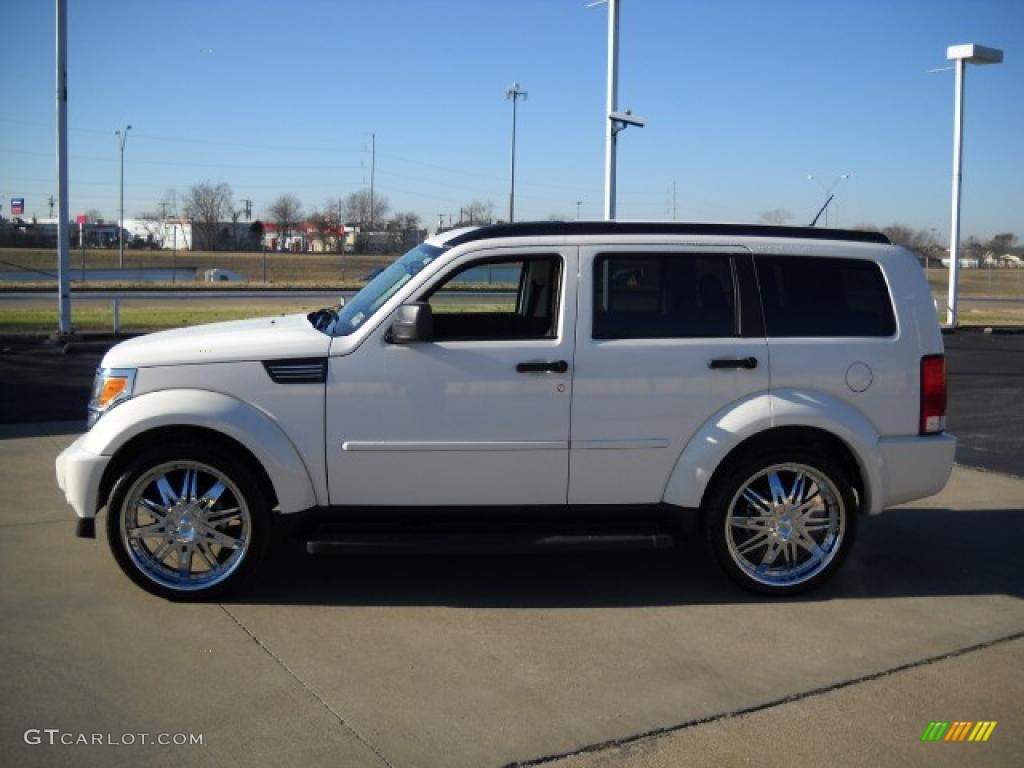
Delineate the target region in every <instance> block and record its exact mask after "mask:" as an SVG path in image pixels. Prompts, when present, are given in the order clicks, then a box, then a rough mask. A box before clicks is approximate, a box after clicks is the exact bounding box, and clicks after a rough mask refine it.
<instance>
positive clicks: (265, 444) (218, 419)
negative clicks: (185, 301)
mask: <svg viewBox="0 0 1024 768" xmlns="http://www.w3.org/2000/svg"><path fill="white" fill-rule="evenodd" d="M161 427H200V428H203V429H209V430H213V431H214V432H220V433H222V434H224V435H227V436H228V437H230V438H232V439H233V440H235V441H237V442H238V443H240V444H241V445H243V446H245V448H247V449H248V450H249V451H250V452H251V453H252V454H253V456H255V457H256V460H257V461H259V463H260V464H261V465H262V466H263V469H264V471H265V472H266V473H267V476H268V477H269V478H270V482H271V485H273V487H274V493H275V495H276V496H277V501H278V506H279V508H280V510H281V512H286V513H287V512H299V511H302V510H304V509H309V508H310V507H313V506H316V504H317V499H316V493H315V491H314V486H313V481H312V478H311V476H310V474H309V469H308V468H307V467H306V465H305V463H304V462H303V460H302V457H301V456H300V455H299V452H298V450H296V448H295V446H294V444H293V443H292V441H291V440H290V439H289V438H288V436H287V435H286V434H285V433H284V431H283V430H282V429H281V427H280V426H278V424H277V423H276V422H274V421H273V420H272V419H271V418H270V417H269V416H268V415H267V414H266V413H264V412H263V411H261V410H259V409H257V408H255V407H253V406H252V405H249V404H248V403H245V402H243V401H242V400H239V399H238V398H235V397H231V396H230V395H225V394H223V393H221V392H211V391H208V390H202V389H163V390H158V391H156V392H147V393H145V394H141V395H139V396H137V397H133V398H132V399H130V400H126V401H125V402H124V403H122V404H120V405H118V406H116V407H115V408H114V409H113V410H111V411H110V412H109V413H106V414H104V415H103V417H102V418H101V419H100V420H99V421H97V422H96V424H95V426H93V428H92V429H91V430H90V431H89V432H87V433H86V435H85V437H84V442H83V446H82V447H83V448H85V449H86V450H88V451H90V452H92V453H94V454H97V455H102V456H113V455H114V454H116V453H117V451H118V450H120V449H121V448H122V447H123V446H124V445H125V444H126V443H127V442H128V441H129V440H131V439H132V438H134V437H137V436H138V435H141V434H143V433H145V432H149V431H150V430H153V429H159V428H161Z"/></svg>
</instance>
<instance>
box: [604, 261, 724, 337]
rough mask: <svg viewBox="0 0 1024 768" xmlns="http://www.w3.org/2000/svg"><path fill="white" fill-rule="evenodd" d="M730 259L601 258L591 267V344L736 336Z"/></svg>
mask: <svg viewBox="0 0 1024 768" xmlns="http://www.w3.org/2000/svg"><path fill="white" fill-rule="evenodd" d="M736 327H737V322H736V287H735V281H734V279H733V266H732V258H731V257H730V256H719V255H695V254H689V253H685V254H684V253H636V254H633V253H623V254H619V253H616V254H603V255H600V256H598V257H597V259H596V260H595V261H594V331H593V335H594V338H595V339H665V338H708V337H722V336H736V335H737V333H736Z"/></svg>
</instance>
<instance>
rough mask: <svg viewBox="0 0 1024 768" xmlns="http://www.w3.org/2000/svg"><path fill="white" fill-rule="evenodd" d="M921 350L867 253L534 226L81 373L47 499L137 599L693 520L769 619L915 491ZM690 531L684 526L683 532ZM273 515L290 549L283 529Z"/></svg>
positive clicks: (826, 243)
mask: <svg viewBox="0 0 1024 768" xmlns="http://www.w3.org/2000/svg"><path fill="white" fill-rule="evenodd" d="M945 400H946V391H945V364H944V358H943V346H942V336H941V333H940V330H939V327H938V323H937V320H936V315H935V310H934V306H933V303H932V298H931V295H930V292H929V290H928V285H927V283H926V281H925V278H924V275H923V273H922V271H921V268H920V266H919V265H918V263H917V261H916V260H915V259H914V257H913V256H912V255H911V254H910V253H908V252H907V251H906V250H904V249H902V248H897V247H893V246H891V245H890V244H889V243H888V241H887V240H886V239H885V237H883V236H882V235H878V234H875V233H867V232H847V231H838V230H819V229H803V228H785V227H763V226H743V225H709V224H675V223H671V224H669V223H619V222H571V223H563V222H545V223H536V224H514V225H497V226H492V227H484V228H476V229H462V230H455V231H452V232H447V233H445V234H443V235H440V236H438V237H435V238H432V239H431V240H428V241H427V242H425V243H424V244H422V245H420V246H418V247H417V248H414V249H413V250H411V251H410V252H409V253H407V254H405V255H404V256H402V257H401V258H400V259H398V260H397V261H396V262H394V263H393V264H392V265H391V266H390V267H388V268H387V269H385V270H384V271H383V272H381V273H380V274H379V275H377V276H376V277H375V278H374V279H373V280H372V281H371V282H370V283H369V284H368V285H367V286H366V287H365V288H364V289H363V290H362V291H360V292H359V293H358V294H357V295H356V296H355V297H353V298H352V299H351V300H350V301H349V302H348V303H346V304H344V305H343V306H341V307H336V308H332V309H325V310H321V311H318V312H314V313H312V314H310V315H308V316H307V315H304V314H298V315H286V316H282V317H276V318H264V319H258V320H246V321H241V322H230V323H218V324H214V325H206V326H199V327H194V328H185V329H181V330H174V331H166V332H162V333H155V334H152V335H149V336H145V337H142V338H137V339H133V340H130V341H126V342H124V343H122V344H119V345H117V346H116V347H114V348H113V349H111V350H110V352H108V353H107V355H106V357H105V358H104V360H103V364H102V368H100V370H99V371H98V372H97V375H96V384H95V389H94V392H93V398H92V403H91V405H90V418H89V422H90V430H89V431H88V432H87V433H86V434H85V435H83V436H82V437H80V438H79V439H78V440H77V441H76V442H75V443H74V444H73V445H71V446H70V447H69V448H68V449H67V450H65V451H64V452H63V453H62V454H61V455H60V457H59V458H58V459H57V479H58V482H59V484H60V487H61V488H62V489H63V490H64V492H65V494H66V496H67V499H68V501H69V502H70V503H71V505H72V506H73V507H74V509H75V511H76V512H77V514H78V517H79V521H78V533H79V535H82V536H93V535H95V533H94V521H95V516H96V514H97V512H98V510H99V509H101V508H103V507H105V508H106V509H107V535H108V538H109V541H110V544H111V547H112V548H113V552H114V555H115V557H116V558H117V561H118V563H119V564H120V565H121V567H122V568H123V569H124V571H125V572H126V573H127V574H128V575H129V576H130V577H131V578H132V579H133V580H134V581H135V582H136V583H138V584H139V585H141V586H142V587H144V588H146V589H148V590H150V591H151V592H154V593H156V594H159V595H164V596H167V597H174V598H181V599H190V598H191V599H197V598H205V597H209V596H212V595H215V594H219V593H221V592H223V591H224V590H225V589H227V588H229V587H231V586H234V585H236V584H237V583H239V582H241V581H243V580H244V579H245V578H246V577H247V576H250V575H251V574H252V573H253V572H254V571H255V570H256V569H257V566H258V565H259V563H260V561H261V559H262V558H263V556H264V553H265V552H266V550H267V547H268V545H269V543H270V540H271V538H273V537H274V536H275V535H283V532H284V531H288V532H289V535H291V536H295V537H298V539H299V540H300V541H302V542H304V543H305V546H306V549H307V550H308V551H309V552H311V553H346V552H366V551H381V550H383V551H391V550H397V549H406V548H412V547H419V548H421V549H428V550H431V551H443V552H450V551H453V550H465V549H472V550H485V549H487V550H489V549H515V550H518V549H523V548H535V547H545V546H546V547H549V548H553V549H573V548H594V547H660V546H667V545H669V544H671V543H672V541H673V537H674V536H675V535H676V534H678V533H679V532H680V530H683V528H682V526H681V525H680V524H679V523H680V521H682V520H683V519H684V518H686V517H687V516H686V515H684V513H685V512H688V511H689V512H693V511H696V512H698V513H699V516H698V517H696V519H697V520H699V521H700V522H701V524H702V525H703V529H704V531H705V533H706V536H707V538H708V541H709V543H710V545H711V548H712V550H713V551H714V554H715V556H716V558H717V559H718V561H719V562H720V563H721V565H722V567H723V568H724V569H725V570H726V572H727V573H728V574H729V575H730V576H731V577H732V578H733V579H735V580H736V581H737V582H739V583H740V584H741V585H743V586H744V587H747V588H749V589H753V590H756V591H759V592H764V593H769V594H789V593H794V592H798V591H802V590H805V589H808V588H810V587H812V586H815V585H817V584H820V583H821V582H823V581H824V580H825V579H827V578H828V577H829V576H831V575H832V574H833V573H834V572H835V571H836V570H837V569H838V567H839V565H840V563H841V561H842V560H843V558H844V556H845V555H846V554H847V553H848V552H849V549H850V547H851V545H852V543H853V539H854V534H855V533H856V529H857V519H858V516H859V515H861V514H877V513H879V512H881V511H882V510H883V509H884V508H885V507H887V506H890V505H893V504H899V503H901V502H905V501H909V500H912V499H917V498H920V497H924V496H928V495H930V494H933V493H936V492H937V491H939V490H940V489H941V488H942V487H943V485H945V483H946V480H947V478H948V477H949V473H950V469H951V467H952V463H953V452H954V447H955V439H954V438H953V437H952V436H951V435H949V434H947V433H945V432H944V428H945V409H946V403H945ZM689 517H690V519H693V516H692V515H690V516H689ZM285 519H287V520H288V521H289V522H290V523H291V524H289V525H287V526H284V525H281V524H280V523H281V521H283V520H285Z"/></svg>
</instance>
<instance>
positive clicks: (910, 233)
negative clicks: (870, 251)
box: [882, 224, 917, 249]
mask: <svg viewBox="0 0 1024 768" xmlns="http://www.w3.org/2000/svg"><path fill="white" fill-rule="evenodd" d="M882 234H884V235H885V236H886V237H888V238H889V242H891V243H892V244H893V245H902V246H903V247H904V248H911V249H912V248H913V247H914V237H915V236H916V235H917V232H916V231H915V230H914V229H913V228H912V227H908V226H906V225H905V224H890V225H889V226H888V227H883V228H882Z"/></svg>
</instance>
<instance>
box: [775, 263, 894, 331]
mask: <svg viewBox="0 0 1024 768" xmlns="http://www.w3.org/2000/svg"><path fill="white" fill-rule="evenodd" d="M756 264H757V280H758V283H759V284H760V287H761V301H762V303H763V305H764V315H765V325H766V327H767V333H768V336H770V337H771V336H774V337H777V338H778V337H793V336H818V337H821V336H892V335H893V334H894V333H896V318H895V317H894V316H893V312H892V302H891V301H890V299H889V290H888V288H887V287H886V284H885V279H884V278H883V277H882V271H881V269H880V268H879V266H878V265H877V264H875V263H874V262H873V261H865V260H863V259H830V258H824V257H812V256H758V257H756Z"/></svg>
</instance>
